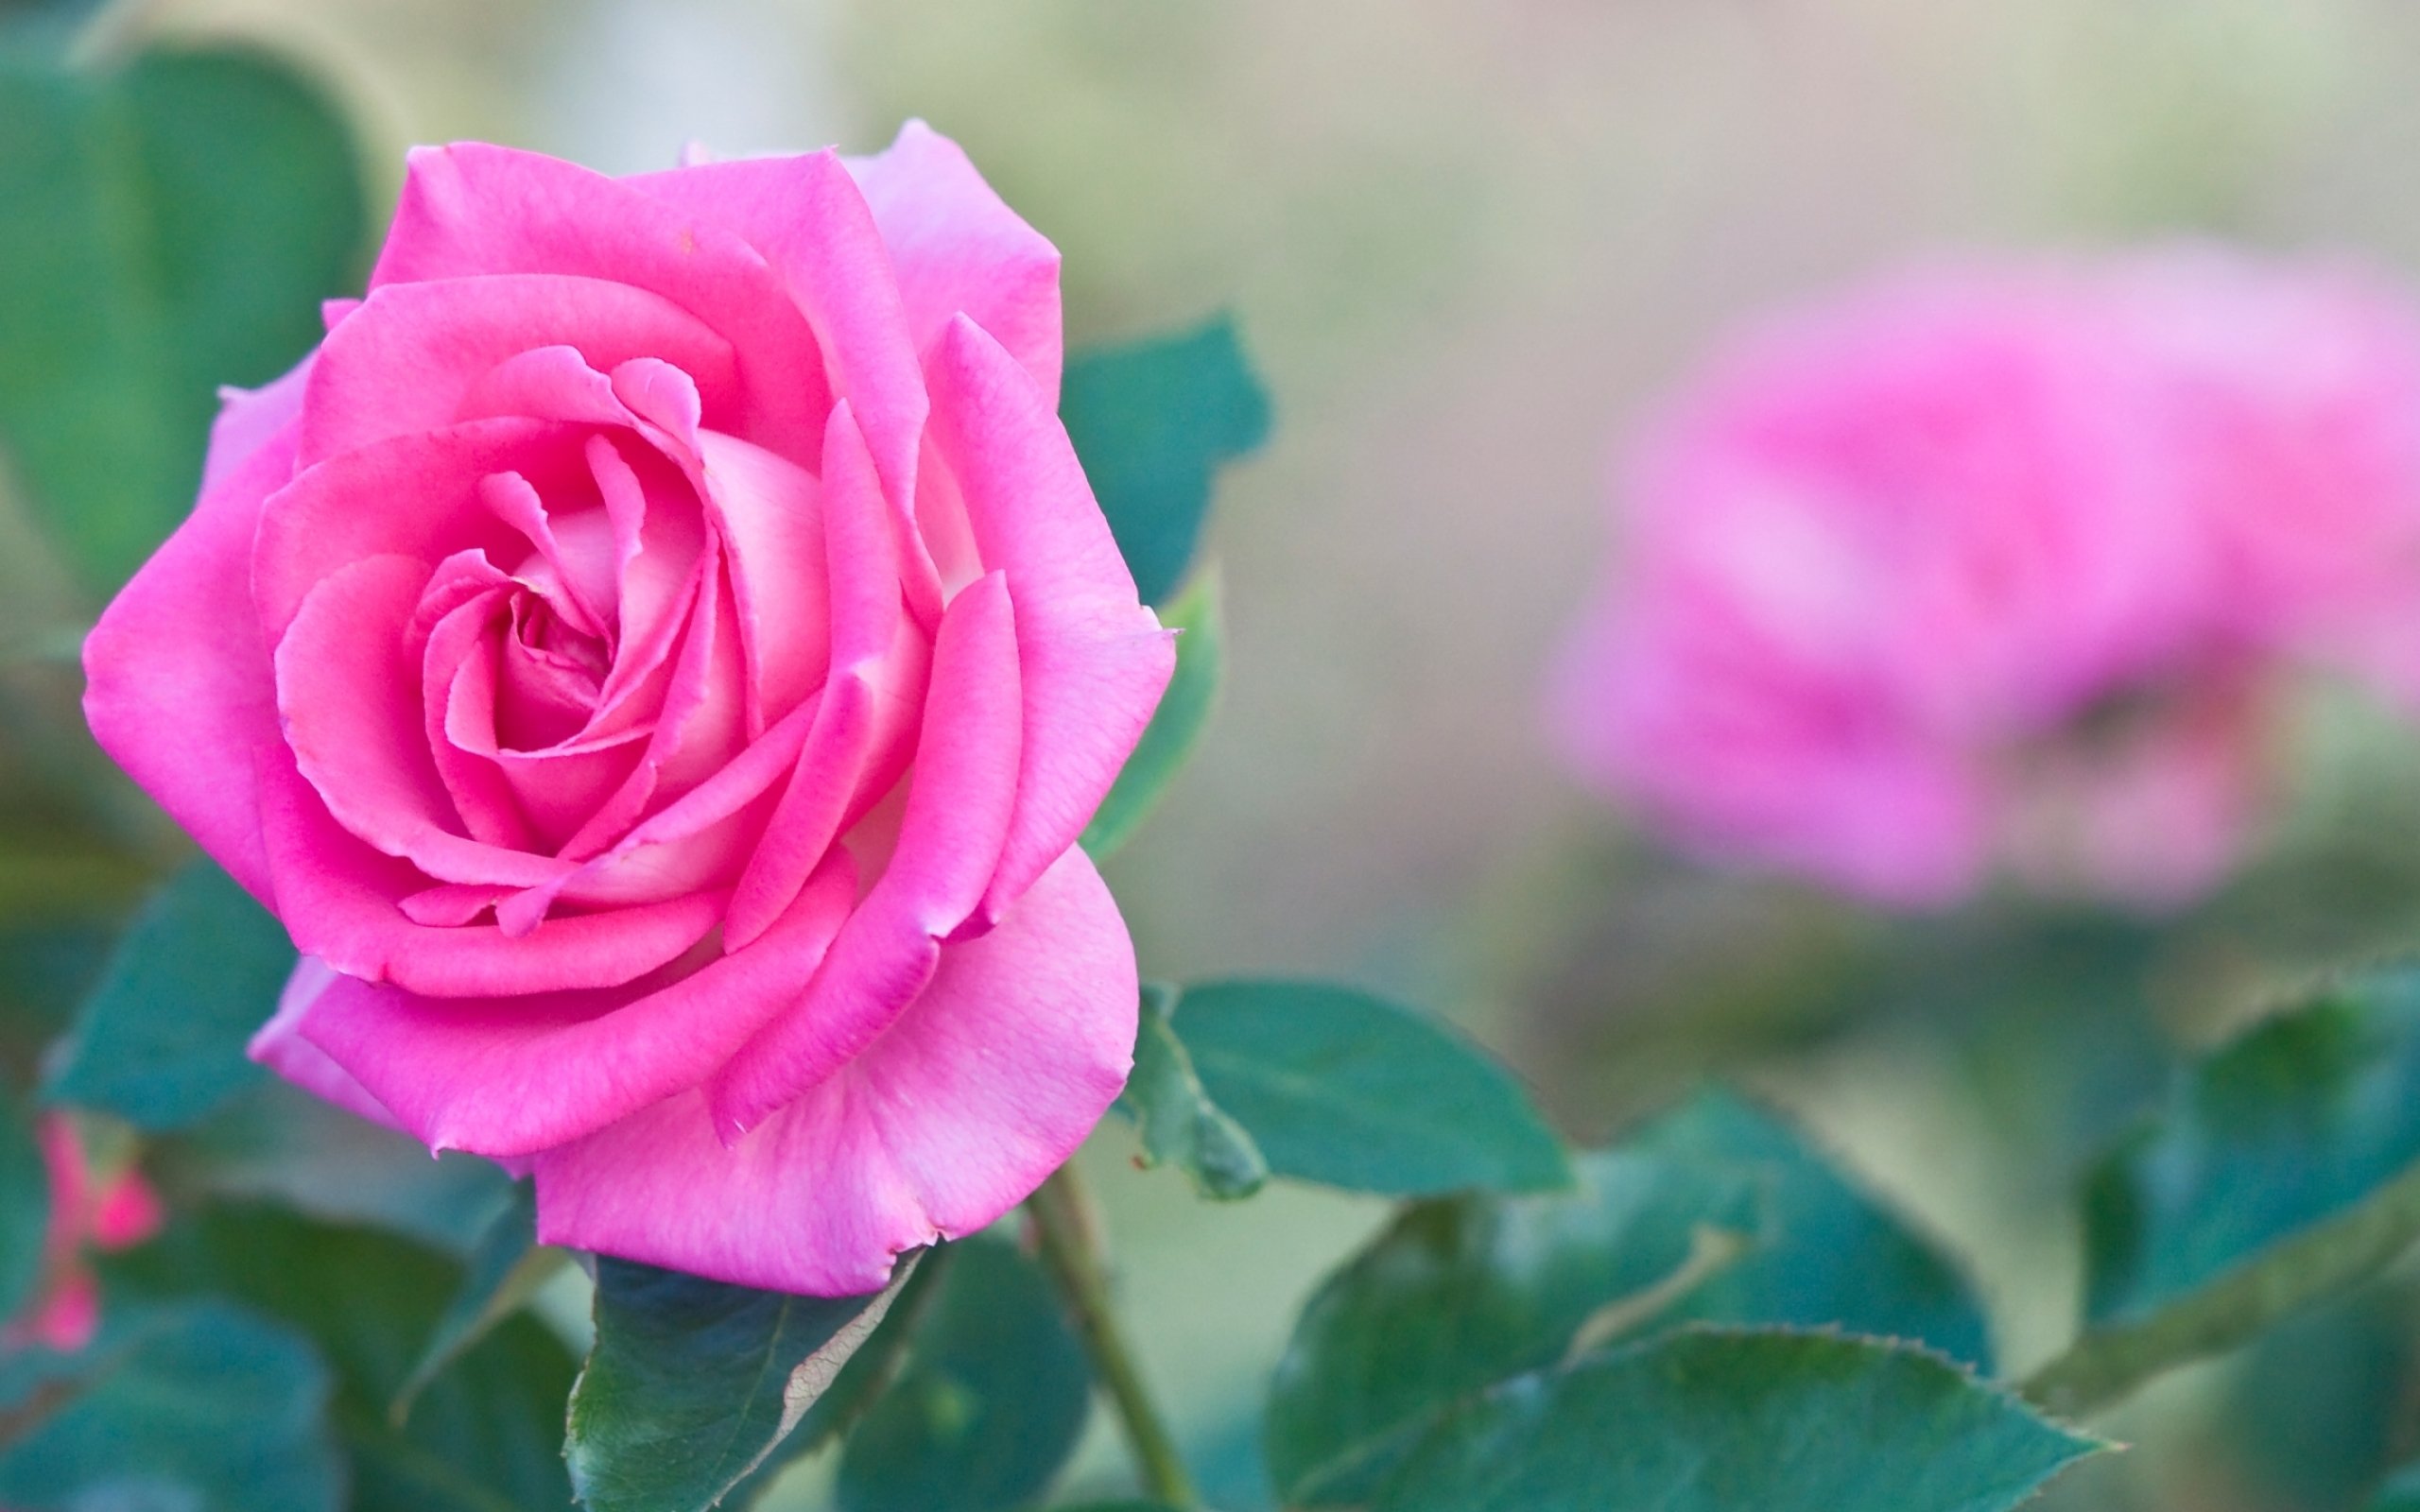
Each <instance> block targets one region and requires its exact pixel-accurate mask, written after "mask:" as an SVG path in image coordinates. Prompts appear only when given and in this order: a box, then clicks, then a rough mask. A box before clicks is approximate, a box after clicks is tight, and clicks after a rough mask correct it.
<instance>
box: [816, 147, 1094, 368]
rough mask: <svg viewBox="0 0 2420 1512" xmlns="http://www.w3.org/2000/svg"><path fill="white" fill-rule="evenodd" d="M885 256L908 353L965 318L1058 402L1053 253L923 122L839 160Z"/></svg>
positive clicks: (972, 166)
mask: <svg viewBox="0 0 2420 1512" xmlns="http://www.w3.org/2000/svg"><path fill="white" fill-rule="evenodd" d="M847 162H848V166H849V172H850V174H851V175H852V176H854V177H855V178H856V180H857V187H858V188H859V189H861V190H863V191H864V192H865V197H866V203H867V205H868V206H870V207H871V208H872V209H873V219H874V224H875V225H876V226H879V227H880V228H881V229H882V239H883V241H884V242H885V243H886V244H887V245H888V246H889V247H890V263H891V266H893V267H894V268H896V269H897V270H898V274H899V292H900V296H901V298H902V299H903V300H904V301H905V302H906V304H907V309H908V329H909V331H910V332H911V333H912V334H913V336H914V339H915V342H916V346H917V350H918V351H919V352H923V351H926V350H927V349H929V348H930V347H931V346H932V345H933V343H934V342H936V341H938V340H939V339H941V336H942V332H943V330H944V328H946V327H947V325H948V324H949V321H950V318H951V317H952V316H955V315H959V314H960V313H963V314H965V315H966V316H967V317H968V318H971V319H972V320H974V321H975V323H976V324H977V325H979V326H981V327H982V328H983V329H984V330H986V331H988V332H990V333H991V334H992V336H993V339H994V340H996V341H997V342H999V343H1000V345H1001V346H1002V347H1004V348H1006V349H1007V350H1008V352H1010V353H1011V355H1012V356H1014V357H1015V358H1016V360H1017V362H1018V363H1019V364H1020V365H1022V366H1023V367H1024V369H1026V371H1027V372H1029V373H1030V374H1032V376H1033V381H1034V383H1035V385H1036V386H1037V387H1040V389H1041V390H1042V394H1043V397H1044V399H1045V401H1046V404H1048V405H1049V406H1050V407H1051V408H1053V409H1056V408H1057V407H1058V404H1059V365H1060V360H1061V352H1062V336H1061V334H1060V315H1059V249H1057V248H1055V247H1053V246H1051V245H1050V240H1049V238H1048V237H1046V236H1044V235H1043V234H1042V233H1041V232H1038V231H1035V230H1034V229H1033V228H1032V227H1031V226H1029V225H1027V224H1026V223H1025V222H1024V220H1022V219H1021V218H1019V217H1018V215H1017V213H1016V212H1015V211H1013V210H1011V209H1010V208H1009V207H1008V205H1007V204H1006V203H1004V202H1003V201H1002V200H1001V198H1000V197H999V196H998V195H997V194H994V192H993V190H992V186H991V185H990V184H988V183H985V182H984V181H983V176H982V175H981V174H980V173H978V172H977V171H976V169H975V164H973V163H969V162H968V161H967V160H966V154H965V153H964V152H963V151H962V150H960V149H959V146H958V144H957V143H955V142H952V141H951V140H950V139H949V138H947V137H945V136H942V134H940V133H939V132H937V131H935V130H934V129H932V128H931V127H928V126H926V125H925V123H924V122H922V121H909V122H908V124H907V125H905V126H903V127H901V128H900V129H899V137H898V140H896V141H894V142H893V143H891V145H890V147H889V149H888V150H886V151H883V152H879V153H876V154H875V155H874V156H873V157H870V158H851V159H848V160H847Z"/></svg>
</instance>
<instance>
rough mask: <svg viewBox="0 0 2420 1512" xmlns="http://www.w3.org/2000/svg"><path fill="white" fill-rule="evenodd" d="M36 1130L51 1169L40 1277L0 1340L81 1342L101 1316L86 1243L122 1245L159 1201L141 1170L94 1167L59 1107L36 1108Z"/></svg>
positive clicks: (155, 1217)
mask: <svg viewBox="0 0 2420 1512" xmlns="http://www.w3.org/2000/svg"><path fill="white" fill-rule="evenodd" d="M36 1133H37V1136H38V1138H39V1139H40V1141H41V1143H42V1159H43V1170H44V1171H45V1172H46V1173H47V1174H48V1176H49V1177H50V1217H49V1221H48V1223H47V1224H46V1225H45V1227H44V1229H43V1243H42V1281H41V1284H40V1289H39V1290H38V1291H37V1292H36V1293H35V1296H34V1299H33V1302H32V1304H31V1305H30V1306H28V1307H27V1308H26V1310H25V1311H24V1312H23V1313H21V1314H18V1315H17V1316H16V1317H13V1318H11V1319H9V1322H8V1323H7V1324H6V1326H5V1327H0V1346H6V1347H12V1348H13V1347H22V1346H25V1345H29V1344H38V1345H41V1346H42V1347H43V1348H44V1349H82V1348H83V1347H84V1346H85V1345H86V1344H87V1343H89V1342H90V1341H91V1339H92V1337H93V1331H94V1329H95V1327H96V1326H98V1324H99V1322H100V1291H99V1288H98V1287H97V1286H96V1285H95V1282H94V1280H93V1273H92V1271H91V1269H90V1268H88V1267H87V1266H86V1265H85V1263H84V1252H85V1250H86V1249H87V1248H92V1249H104V1250H106V1249H124V1248H126V1247H128V1246H130V1245H139V1244H141V1243H142V1242H143V1241H144V1240H146V1239H148V1238H150V1237H151V1236H152V1235H153V1234H155V1233H157V1232H158V1231H159V1229H160V1201H159V1198H158V1197H157V1196H155V1195H154V1194H152V1191H151V1187H150V1184H149V1183H148V1182H147V1181H145V1180H144V1179H143V1173H142V1172H140V1171H136V1170H133V1169H131V1168H129V1169H127V1170H124V1171H118V1172H114V1173H110V1174H107V1175H103V1174H101V1173H97V1172H95V1170H94V1169H93V1168H92V1165H91V1163H90V1162H89V1161H88V1160H86V1158H85V1154H84V1145H83V1142H82V1141H81V1140H80V1139H78V1137H77V1133H76V1125H75V1124H74V1123H73V1122H72V1121H70V1120H69V1119H68V1118H66V1117H65V1116H64V1115H62V1114H59V1113H45V1114H43V1118H42V1122H41V1124H40V1125H38V1127H37V1130H36Z"/></svg>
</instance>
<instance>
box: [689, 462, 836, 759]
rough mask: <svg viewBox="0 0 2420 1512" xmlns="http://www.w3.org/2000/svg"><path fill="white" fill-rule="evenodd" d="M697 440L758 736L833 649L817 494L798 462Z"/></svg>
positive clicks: (795, 701) (808, 684)
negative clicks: (736, 618)
mask: <svg viewBox="0 0 2420 1512" xmlns="http://www.w3.org/2000/svg"><path fill="white" fill-rule="evenodd" d="M703 439H704V452H705V458H704V463H705V465H704V470H703V471H704V477H705V483H706V502H707V507H708V509H709V511H710V512H711V514H712V516H713V519H714V523H715V526H716V528H717V530H719V531H720V533H721V537H722V544H723V548H724V551H725V554H726V556H725V559H726V560H727V561H728V562H729V563H730V567H731V588H732V599H733V603H734V605H735V608H736V610H738V616H739V644H740V650H741V652H742V655H743V656H744V658H745V660H746V662H747V669H748V680H747V689H746V693H747V706H746V713H747V721H748V730H749V733H750V734H751V735H756V734H761V733H763V731H764V730H765V728H766V727H767V726H769V725H770V724H772V723H773V722H775V721H776V720H779V719H781V718H782V717H783V716H784V715H786V714H787V713H789V712H790V711H791V710H793V709H796V708H797V707H798V706H799V703H800V701H801V700H802V699H804V697H805V696H807V694H808V693H809V692H810V691H812V690H813V689H814V688H815V687H816V686H818V685H819V684H820V683H821V681H822V680H823V675H824V671H825V665H826V662H827V661H828V659H829V657H830V654H831V642H830V628H829V627H830V610H829V609H828V607H827V605H826V604H825V602H824V597H825V591H824V580H825V577H826V576H828V575H827V571H826V569H825V566H824V546H823V507H822V500H821V490H820V489H819V488H818V486H817V484H816V481H815V479H814V478H813V477H811V476H809V475H808V474H807V473H806V472H805V471H804V469H802V468H800V467H798V466H796V465H795V464H793V463H789V462H786V461H784V460H782V459H781V458H780V457H778V456H775V455H773V454H771V453H770V452H767V451H764V450H762V449H761V448H758V447H753V446H751V445H749V444H748V443H747V442H745V441H737V440H733V439H731V438H728V437H723V436H717V435H713V434H711V433H709V434H708V435H707V436H706V437H705V438H703Z"/></svg>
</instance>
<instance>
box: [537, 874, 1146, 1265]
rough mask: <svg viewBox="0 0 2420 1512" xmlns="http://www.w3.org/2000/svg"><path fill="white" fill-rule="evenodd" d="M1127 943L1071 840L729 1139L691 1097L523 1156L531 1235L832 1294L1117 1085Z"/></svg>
mask: <svg viewBox="0 0 2420 1512" xmlns="http://www.w3.org/2000/svg"><path fill="white" fill-rule="evenodd" d="M1134 1012H1135V981H1134V953H1133V947H1132V945H1131V944H1130V943H1129V941H1128V939H1127V935H1126V927H1125V924H1124V921H1123V920H1121V919H1119V918H1118V916H1117V908H1116V904H1115V902H1112V901H1111V899H1110V896H1109V890H1108V889H1107V888H1106V887H1104V886H1103V885H1101V882H1100V878H1099V875H1098V873H1097V872H1095V871H1094V870H1093V868H1092V865H1091V863H1090V862H1089V861H1088V860H1086V859H1085V857H1084V856H1083V854H1082V853H1081V852H1080V851H1071V852H1069V853H1068V855H1067V856H1066V857H1065V858H1064V859H1063V860H1062V861H1061V862H1059V863H1058V865H1056V866H1054V867H1052V868H1050V870H1049V871H1047V872H1046V873H1045V874H1044V875H1043V877H1042V878H1041V880H1040V881H1038V882H1036V883H1035V885H1033V887H1032V888H1031V889H1030V890H1029V891H1028V892H1027V894H1026V895H1025V897H1024V898H1023V899H1022V900H1020V901H1019V902H1018V903H1017V905H1016V907H1015V908H1014V909H1012V910H1011V912H1010V913H1009V915H1008V916H1007V917H1006V918H1005V919H1002V920H1001V923H1000V925H999V927H998V928H996V929H994V930H993V931H992V932H991V933H990V934H988V935H985V936H983V937H982V938H980V939H977V940H970V941H967V942H965V943H962V944H956V945H951V946H948V947H946V948H944V949H943V950H942V956H941V963H940V967H939V970H938V971H935V973H934V974H933V977H932V980H931V984H930V985H929V986H928V987H926V988H925V991H924V992H923V994H922V995H921V996H919V997H918V998H917V1000H916V1002H915V1004H914V1005H912V1006H911V1007H909V1008H908V1010H907V1012H906V1013H904V1014H903V1015H901V1017H900V1018H899V1020H898V1022H896V1023H895V1024H894V1025H893V1026H892V1027H891V1029H890V1033H888V1034H886V1035H884V1036H883V1037H882V1038H881V1039H879V1040H875V1041H874V1042H873V1045H872V1046H871V1047H870V1048H869V1049H867V1050H866V1051H865V1053H864V1054H863V1055H862V1056H860V1057H858V1058H857V1059H856V1061H855V1062H854V1063H852V1064H850V1065H849V1066H847V1067H845V1068H844V1069H842V1070H841V1071H840V1072H838V1074H834V1075H833V1076H831V1077H830V1078H828V1079H826V1080H825V1081H823V1082H822V1083H821V1084H819V1085H818V1086H816V1087H815V1088H814V1089H812V1090H811V1091H808V1092H807V1093H806V1094H805V1095H804V1096H803V1097H801V1098H800V1099H799V1100H798V1101H797V1102H795V1103H793V1104H791V1105H790V1106H789V1107H787V1108H783V1109H782V1110H781V1111H780V1112H778V1113H776V1114H774V1115H773V1116H772V1117H771V1118H770V1119H769V1120H767V1122H766V1123H765V1125H764V1126H762V1127H761V1128H759V1129H757V1130H756V1131H755V1132H754V1133H752V1134H751V1135H749V1136H748V1137H747V1138H746V1139H744V1140H742V1141H740V1142H739V1143H738V1144H737V1145H735V1146H734V1147H732V1148H729V1149H726V1148H724V1147H723V1146H722V1145H721V1144H720V1143H718V1142H717V1140H716V1138H715V1135H714V1131H713V1127H712V1125H711V1124H710V1122H709V1120H708V1117H707V1113H706V1109H705V1107H704V1105H703V1102H702V1100H701V1099H700V1098H699V1097H698V1096H697V1095H696V1094H694V1093H685V1094H683V1095H682V1096H679V1097H675V1098H672V1099H669V1100H667V1101H666V1102H662V1103H659V1104H656V1105H655V1106H654V1107H652V1108H647V1109H646V1110H644V1111H642V1112H639V1113H637V1114H634V1115H632V1116H631V1118H628V1119H626V1120H624V1121H623V1122H621V1123H619V1124H616V1125H613V1126H612V1127H610V1128H607V1129H604V1130H602V1131H601V1132H599V1133H596V1134H594V1135H592V1136H590V1137H588V1138H586V1139H583V1140H579V1141H577V1142H575V1143H569V1144H565V1145H562V1147H560V1148H557V1149H552V1150H548V1151H545V1152H544V1153H543V1154H541V1155H539V1156H538V1157H537V1160H536V1161H535V1162H534V1164H535V1169H536V1172H537V1177H538V1229H539V1235H540V1237H541V1238H542V1239H544V1241H545V1242H547V1243H549V1244H561V1245H571V1246H578V1247H580V1248H584V1249H593V1250H598V1251H601V1252H603V1253H606V1254H613V1255H624V1256H628V1257H630V1258H631V1259H634V1260H642V1261H647V1262H649V1263H654V1264H659V1265H670V1266H674V1267H677V1268H680V1269H683V1270H688V1271H694V1272H697V1273H698V1274H700V1275H704V1276H710V1277H713V1278H715V1279H717V1280H724V1281H730V1282H734V1283H736V1284H739V1285H746V1286H761V1287H767V1288H770V1289H773V1290H777V1291H787V1292H805V1293H810V1294H815V1295H824V1296H843V1295H847V1294H851V1293H856V1292H864V1291H868V1290H871V1289H873V1287H875V1286H878V1285H880V1284H881V1282H882V1280H883V1279H884V1278H885V1277H886V1276H887V1275H888V1274H889V1273H890V1264H891V1262H892V1260H893V1258H894V1257H896V1256H897V1255H898V1254H899V1252H900V1251H902V1250H904V1249H908V1248H910V1247H913V1246H917V1245H924V1244H929V1243H931V1242H932V1241H934V1240H935V1239H941V1238H956V1237H959V1236H960V1235H963V1234H968V1233H972V1232H974V1231H975V1230H977V1229H981V1228H982V1227H984V1226H985V1225H986V1224H988V1223H990V1222H992V1221H993V1220H994V1218H997V1217H998V1216H999V1215H1000V1214H1001V1213H1003V1212H1005V1211H1008V1210H1009V1209H1010V1208H1011V1207H1012V1206H1014V1205H1015V1204H1016V1203H1017V1202H1019V1201H1020V1200H1022V1199H1023V1198H1024V1197H1025V1196H1026V1195H1027V1194H1029V1193H1031V1192H1032V1190H1033V1189H1034V1188H1035V1187H1036V1186H1038V1185H1040V1184H1041V1182H1042V1179H1043V1177H1046V1176H1047V1175H1049V1174H1050V1172H1051V1171H1052V1170H1054V1169H1055V1168H1056V1167H1057V1166H1058V1165H1059V1164H1060V1163H1061V1162H1062V1161H1063V1160H1066V1158H1067V1157H1068V1156H1069V1155H1070V1154H1072V1153H1073V1152H1074V1150H1075V1148H1076V1146H1077V1145H1079V1144H1080V1143H1082V1142H1083V1139H1084V1136H1085V1135H1086V1134H1087V1133H1089V1132H1090V1131H1091V1129H1092V1127H1093V1125H1094V1124H1095V1123H1097V1122H1098V1120H1099V1118H1100V1116H1101V1114H1102V1112H1103V1111H1104V1110H1106V1109H1107V1108H1108V1107H1109V1105H1110V1104H1111V1102H1113V1101H1114V1100H1115V1098H1116V1096H1117V1092H1118V1090H1119V1088H1120V1087H1122V1086H1123V1085H1124V1083H1125V1079H1126V1073H1127V1070H1128V1067H1129V1065H1130V1062H1131V1056H1132V1047H1133V1042H1134Z"/></svg>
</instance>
